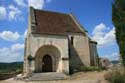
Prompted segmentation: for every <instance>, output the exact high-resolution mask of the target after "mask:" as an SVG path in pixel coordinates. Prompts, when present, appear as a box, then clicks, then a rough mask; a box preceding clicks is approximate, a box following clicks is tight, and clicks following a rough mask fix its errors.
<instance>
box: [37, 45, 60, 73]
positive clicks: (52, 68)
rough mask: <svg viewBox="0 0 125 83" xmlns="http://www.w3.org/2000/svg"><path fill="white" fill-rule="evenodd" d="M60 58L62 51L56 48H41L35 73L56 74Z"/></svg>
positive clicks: (45, 46) (49, 46) (46, 46)
mask: <svg viewBox="0 0 125 83" xmlns="http://www.w3.org/2000/svg"><path fill="white" fill-rule="evenodd" d="M60 58H61V54H60V51H59V49H58V48H56V47H55V46H52V45H44V46H42V47H40V48H39V49H38V51H37V52H36V56H35V72H36V73H43V72H56V71H57V69H58V67H59V61H60Z"/></svg>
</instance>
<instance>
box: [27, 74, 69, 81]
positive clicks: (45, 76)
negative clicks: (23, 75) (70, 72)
mask: <svg viewBox="0 0 125 83" xmlns="http://www.w3.org/2000/svg"><path fill="white" fill-rule="evenodd" d="M67 78H68V76H66V75H65V74H63V73H57V72H49V73H33V74H32V76H31V77H30V78H29V80H31V81H41V80H44V81H46V80H62V79H67Z"/></svg>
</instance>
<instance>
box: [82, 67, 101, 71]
mask: <svg viewBox="0 0 125 83" xmlns="http://www.w3.org/2000/svg"><path fill="white" fill-rule="evenodd" d="M100 70H101V69H100V68H99V67H85V66H81V67H80V71H100Z"/></svg>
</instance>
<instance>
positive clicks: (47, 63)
mask: <svg viewBox="0 0 125 83" xmlns="http://www.w3.org/2000/svg"><path fill="white" fill-rule="evenodd" d="M42 72H52V58H51V56H50V55H48V54H47V55H45V56H44V57H43V60H42Z"/></svg>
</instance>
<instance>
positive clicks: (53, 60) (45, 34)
mask: <svg viewBox="0 0 125 83" xmlns="http://www.w3.org/2000/svg"><path fill="white" fill-rule="evenodd" d="M96 45H97V43H96V42H95V41H92V40H91V39H90V38H89V36H88V34H87V32H86V30H85V29H84V28H83V27H82V26H81V25H80V24H79V23H78V22H77V20H76V18H75V17H74V16H73V15H72V14H65V13H59V12H52V11H44V10H37V9H34V8H32V7H31V8H30V15H29V22H28V32H27V36H26V41H25V55H24V69H23V75H24V76H27V77H28V76H31V75H33V74H35V73H46V72H59V73H63V74H66V75H68V74H69V72H70V71H74V70H77V69H79V68H80V67H81V66H87V67H89V66H96V64H97V63H96V57H97V48H96Z"/></svg>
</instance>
